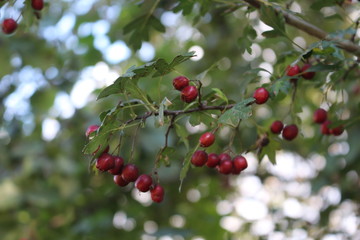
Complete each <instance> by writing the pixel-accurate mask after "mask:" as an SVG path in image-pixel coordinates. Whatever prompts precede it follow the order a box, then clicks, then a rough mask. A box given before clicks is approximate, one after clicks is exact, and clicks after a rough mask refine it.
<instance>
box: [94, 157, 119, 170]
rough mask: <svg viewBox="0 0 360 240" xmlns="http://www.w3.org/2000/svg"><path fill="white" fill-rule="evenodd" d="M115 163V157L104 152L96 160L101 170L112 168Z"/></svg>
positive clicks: (97, 166)
mask: <svg viewBox="0 0 360 240" xmlns="http://www.w3.org/2000/svg"><path fill="white" fill-rule="evenodd" d="M114 165H115V160H114V157H113V156H112V155H110V154H108V153H102V154H101V155H100V157H99V158H98V159H97V160H96V168H97V169H99V170H100V171H107V170H110V169H112V168H113V167H114Z"/></svg>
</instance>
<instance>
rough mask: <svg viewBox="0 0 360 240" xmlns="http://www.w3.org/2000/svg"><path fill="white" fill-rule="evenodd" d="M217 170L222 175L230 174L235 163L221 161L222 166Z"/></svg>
mask: <svg viewBox="0 0 360 240" xmlns="http://www.w3.org/2000/svg"><path fill="white" fill-rule="evenodd" d="M217 170H218V171H219V173H222V174H226V175H227V174H230V173H231V172H232V170H233V163H232V161H231V160H224V161H221V162H220V164H219V165H218V166H217Z"/></svg>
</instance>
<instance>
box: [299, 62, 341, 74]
mask: <svg viewBox="0 0 360 240" xmlns="http://www.w3.org/2000/svg"><path fill="white" fill-rule="evenodd" d="M342 67H343V64H342V63H341V62H338V63H335V64H332V65H330V64H322V63H319V64H316V65H314V66H311V67H310V68H309V69H307V71H306V72H334V71H338V70H341V69H342Z"/></svg>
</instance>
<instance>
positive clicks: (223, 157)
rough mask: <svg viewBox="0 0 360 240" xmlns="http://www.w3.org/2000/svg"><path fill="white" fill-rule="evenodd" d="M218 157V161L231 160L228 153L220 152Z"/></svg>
mask: <svg viewBox="0 0 360 240" xmlns="http://www.w3.org/2000/svg"><path fill="white" fill-rule="evenodd" d="M219 159H220V162H223V161H225V160H229V161H231V157H230V155H229V154H227V153H221V154H220V155H219Z"/></svg>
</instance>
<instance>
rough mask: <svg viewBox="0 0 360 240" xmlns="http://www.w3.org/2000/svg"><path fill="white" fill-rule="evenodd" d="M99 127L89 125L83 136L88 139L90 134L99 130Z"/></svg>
mask: <svg viewBox="0 0 360 240" xmlns="http://www.w3.org/2000/svg"><path fill="white" fill-rule="evenodd" d="M99 127H100V126H99V125H90V126H89V127H88V128H87V129H86V132H85V136H86V137H89V136H90V134H91V133H93V132H95V131H96V130H98V129H99Z"/></svg>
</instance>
